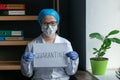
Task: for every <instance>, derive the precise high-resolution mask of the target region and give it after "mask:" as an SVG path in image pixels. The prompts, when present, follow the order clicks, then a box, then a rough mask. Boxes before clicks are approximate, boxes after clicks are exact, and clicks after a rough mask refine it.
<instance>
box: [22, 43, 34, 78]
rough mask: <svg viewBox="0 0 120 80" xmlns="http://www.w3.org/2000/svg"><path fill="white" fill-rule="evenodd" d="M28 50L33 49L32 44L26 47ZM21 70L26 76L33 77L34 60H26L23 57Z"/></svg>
mask: <svg viewBox="0 0 120 80" xmlns="http://www.w3.org/2000/svg"><path fill="white" fill-rule="evenodd" d="M25 51H26V52H31V51H32V45H31V44H28V45H27V47H26V50H25ZM21 72H22V74H23V75H24V76H26V77H31V76H32V75H33V62H26V61H25V60H24V59H23V58H21Z"/></svg>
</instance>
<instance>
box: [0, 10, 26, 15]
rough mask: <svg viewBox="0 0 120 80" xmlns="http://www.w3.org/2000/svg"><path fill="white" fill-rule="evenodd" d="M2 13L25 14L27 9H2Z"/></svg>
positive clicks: (0, 13)
mask: <svg viewBox="0 0 120 80" xmlns="http://www.w3.org/2000/svg"><path fill="white" fill-rule="evenodd" d="M0 15H25V10H2V11H0Z"/></svg>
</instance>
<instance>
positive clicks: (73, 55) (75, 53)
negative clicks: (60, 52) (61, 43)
mask: <svg viewBox="0 0 120 80" xmlns="http://www.w3.org/2000/svg"><path fill="white" fill-rule="evenodd" d="M66 56H67V57H70V59H72V60H76V59H77V58H78V53H77V52H76V51H71V52H68V53H66Z"/></svg>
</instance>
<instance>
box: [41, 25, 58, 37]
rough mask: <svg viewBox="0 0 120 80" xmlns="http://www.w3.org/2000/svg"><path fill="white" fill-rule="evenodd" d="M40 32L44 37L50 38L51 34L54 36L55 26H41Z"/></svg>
mask: <svg viewBox="0 0 120 80" xmlns="http://www.w3.org/2000/svg"><path fill="white" fill-rule="evenodd" d="M41 30H42V32H43V33H44V34H45V35H46V36H48V37H49V36H51V35H52V34H55V33H56V31H57V25H54V26H53V25H42V26H41Z"/></svg>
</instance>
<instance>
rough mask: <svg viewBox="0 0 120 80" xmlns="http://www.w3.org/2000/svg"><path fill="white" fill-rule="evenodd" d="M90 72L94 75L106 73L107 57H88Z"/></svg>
mask: <svg viewBox="0 0 120 80" xmlns="http://www.w3.org/2000/svg"><path fill="white" fill-rule="evenodd" d="M90 62H91V68H92V74H94V75H104V74H105V73H106V68H107V63H108V58H104V59H102V60H96V59H95V58H91V59H90Z"/></svg>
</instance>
